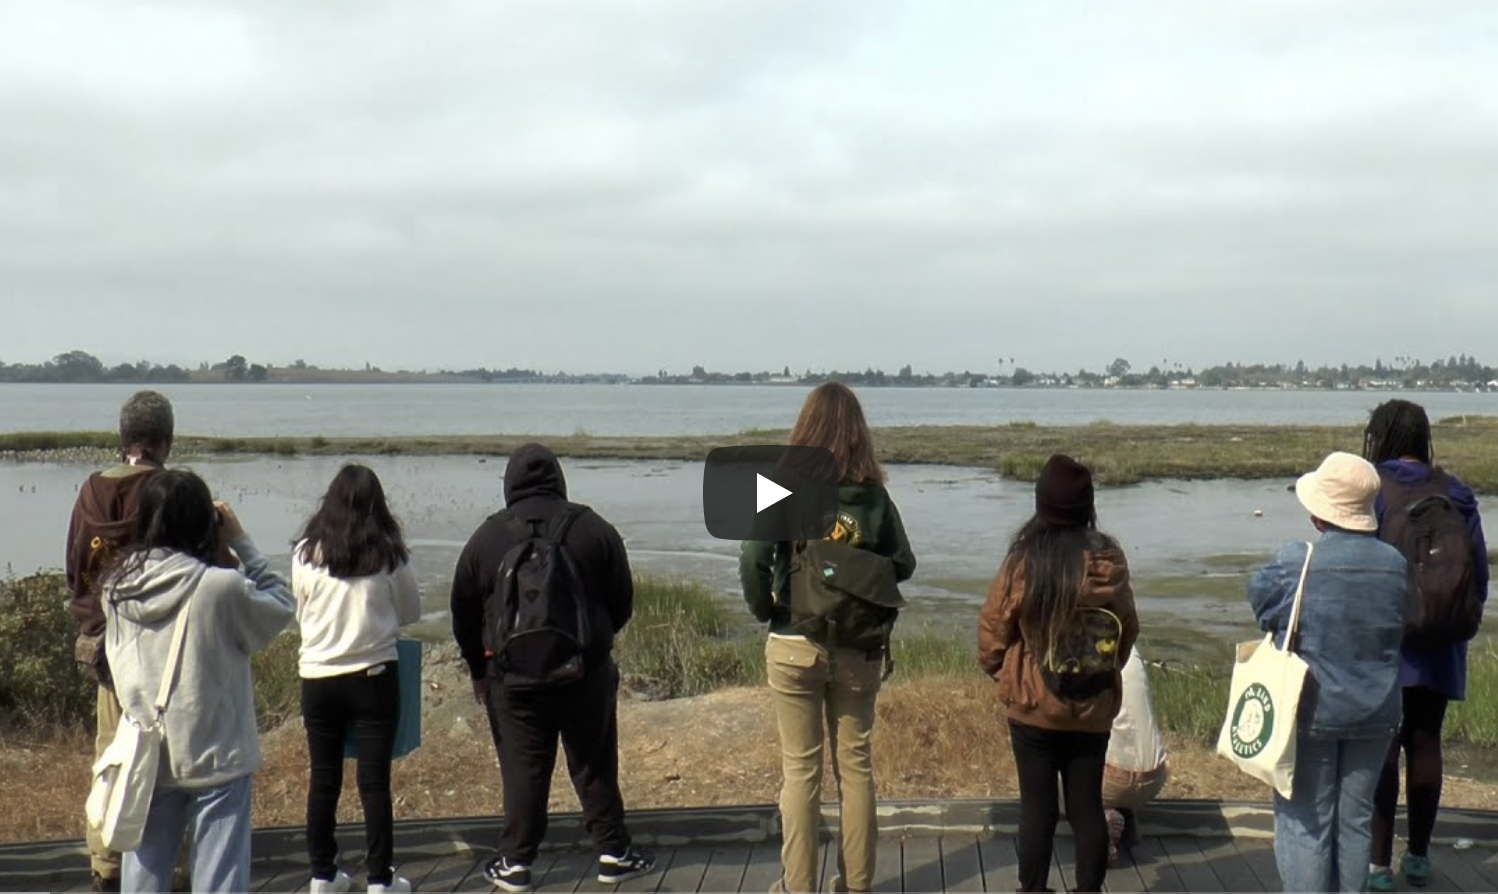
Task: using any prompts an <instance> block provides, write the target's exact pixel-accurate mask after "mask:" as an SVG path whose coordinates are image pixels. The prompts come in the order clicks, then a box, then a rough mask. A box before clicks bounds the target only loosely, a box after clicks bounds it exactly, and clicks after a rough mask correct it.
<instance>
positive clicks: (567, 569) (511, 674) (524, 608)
mask: <svg viewBox="0 0 1498 894" xmlns="http://www.w3.org/2000/svg"><path fill="white" fill-rule="evenodd" d="M588 511H589V510H588V507H586V506H579V505H577V504H575V503H564V504H562V508H561V509H560V510H559V511H556V512H554V513H553V514H552V515H551V516H550V517H548V516H546V515H527V516H525V517H524V518H522V517H520V516H517V515H514V514H512V513H511V512H510V510H508V509H506V510H505V511H504V512H503V513H501V516H502V517H504V523H505V524H506V525H507V526H508V527H509V528H510V530H511V532H512V533H513V534H514V536H515V538H516V540H517V541H518V542H517V543H516V544H515V545H514V546H513V547H511V548H510V550H509V552H507V553H505V556H504V559H503V560H502V561H501V562H500V565H499V575H498V577H497V579H496V580H495V583H494V590H493V592H491V593H490V594H489V598H488V600H486V601H485V603H484V651H485V654H486V655H488V656H489V657H490V658H491V659H492V660H493V661H494V663H495V667H496V668H497V670H498V671H499V673H500V678H501V680H502V681H503V683H504V685H505V686H506V687H508V688H515V689H549V688H553V687H557V686H565V685H567V684H569V683H575V682H577V681H578V680H581V679H582V678H583V674H584V673H585V672H586V667H585V666H584V665H585V661H586V653H587V651H588V647H589V645H590V644H591V643H592V631H591V625H590V623H589V617H590V611H589V605H588V600H587V594H586V593H584V592H583V587H582V577H581V576H580V575H579V574H578V571H577V565H576V564H575V563H574V562H573V560H572V556H571V555H570V554H569V553H568V552H567V549H566V547H565V546H564V545H563V544H564V543H565V541H566V539H567V532H568V531H569V530H570V529H571V528H572V524H573V522H575V521H577V519H578V518H579V517H580V516H581V515H582V514H583V513H585V512H588Z"/></svg>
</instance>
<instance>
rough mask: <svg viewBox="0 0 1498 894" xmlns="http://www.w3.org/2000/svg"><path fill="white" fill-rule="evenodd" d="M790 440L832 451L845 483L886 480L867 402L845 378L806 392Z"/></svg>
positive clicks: (797, 444)
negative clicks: (861, 400) (867, 415)
mask: <svg viewBox="0 0 1498 894" xmlns="http://www.w3.org/2000/svg"><path fill="white" fill-rule="evenodd" d="M790 443H791V446H792V447H825V448H826V449H828V450H830V451H832V457H833V459H835V460H837V470H838V478H839V480H840V481H841V482H842V483H844V484H864V483H879V484H882V483H883V482H884V480H885V474H884V469H883V468H882V467H881V466H880V465H879V460H878V459H877V458H876V457H875V456H874V438H873V436H872V435H871V434H870V433H869V423H868V420H867V419H865V418H864V415H863V406H862V405H861V404H859V402H858V397H857V396H856V395H854V393H853V389H851V388H849V387H848V386H847V385H844V384H843V383H841V382H824V383H822V384H821V385H818V386H817V387H815V388H813V389H812V391H811V394H808V395H807V396H806V402H805V403H803V404H802V405H801V415H800V416H798V417H797V418H796V425H795V427H794V428H792V429H791V437H790Z"/></svg>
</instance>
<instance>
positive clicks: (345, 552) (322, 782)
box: [291, 463, 421, 894]
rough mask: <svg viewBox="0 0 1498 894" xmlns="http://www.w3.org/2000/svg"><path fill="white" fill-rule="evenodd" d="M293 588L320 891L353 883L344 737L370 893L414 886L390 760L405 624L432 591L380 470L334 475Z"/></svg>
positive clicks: (310, 843)
mask: <svg viewBox="0 0 1498 894" xmlns="http://www.w3.org/2000/svg"><path fill="white" fill-rule="evenodd" d="M291 586H292V591H293V592H294V593H295V596H296V617H297V624H298V625H299V626H300V627H301V632H302V648H301V658H300V661H299V672H300V674H301V678H302V724H303V726H304V727H305V728H306V730H307V751H308V755H309V757H310V758H311V769H310V776H309V782H308V786H307V855H308V857H309V859H310V862H311V864H312V882H311V885H310V888H309V890H310V891H311V894H342V892H344V891H347V890H349V888H350V887H351V885H352V880H351V879H350V877H349V875H348V873H346V872H345V871H344V870H342V869H340V868H339V866H338V841H337V839H336V838H335V836H334V828H335V826H336V825H337V814H338V796H339V794H340V793H341V791H342V790H343V749H344V740H345V738H347V737H348V736H349V735H350V734H352V735H353V739H354V744H355V748H356V751H357V770H356V772H357V780H358V786H359V800H360V801H361V802H362V804H363V807H364V835H365V844H366V848H365V850H366V855H367V868H368V873H369V877H368V885H369V890H370V891H371V892H372V894H391V892H397V894H398V892H406V891H410V890H411V883H410V882H409V881H408V880H406V879H404V878H401V877H399V876H397V875H396V874H395V868H394V850H395V843H394V823H395V812H394V808H393V804H392V798H391V794H390V762H391V756H392V752H393V751H394V748H395V731H396V725H397V723H398V721H399V719H400V710H401V703H400V683H399V675H398V670H397V668H398V665H397V660H396V648H395V640H396V636H397V634H398V633H399V631H400V628H401V627H403V626H405V625H407V624H411V623H413V622H415V621H417V620H418V619H420V617H421V593H420V590H419V589H418V587H417V585H416V575H415V572H413V571H412V569H411V553H410V551H409V550H408V549H407V548H406V544H405V541H404V539H403V538H402V536H401V528H400V523H399V522H398V521H396V519H395V517H394V516H393V515H392V514H391V512H390V507H389V506H388V505H387V504H386V502H385V490H384V488H383V487H382V486H381V485H380V479H379V477H378V476H377V475H375V473H374V472H373V471H371V470H370V469H369V468H367V467H365V466H361V465H358V464H353V463H351V464H349V465H346V466H344V467H343V468H342V469H340V470H339V472H338V474H337V475H335V476H334V477H333V482H332V483H331V484H330V485H329V486H328V491H327V493H326V494H324V495H323V498H322V502H321V504H320V505H319V506H318V509H317V512H316V513H315V514H314V515H313V516H312V518H310V519H309V520H308V521H307V525H306V527H305V528H304V529H303V531H302V536H301V538H300V539H299V540H298V541H297V543H296V546H295V549H294V550H293V552H292V566H291Z"/></svg>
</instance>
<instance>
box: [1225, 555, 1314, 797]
mask: <svg viewBox="0 0 1498 894" xmlns="http://www.w3.org/2000/svg"><path fill="white" fill-rule="evenodd" d="M1314 549H1315V547H1314V545H1312V544H1310V543H1307V544H1306V562H1305V565H1303V566H1302V567H1301V569H1300V583H1298V584H1297V585H1296V587H1295V603H1294V605H1293V606H1292V607H1291V609H1290V625H1289V627H1287V628H1286V630H1285V647H1284V648H1283V649H1279V648H1276V647H1275V645H1274V633H1273V632H1270V633H1268V634H1266V635H1265V637H1264V638H1263V639H1262V640H1253V641H1252V642H1246V643H1239V644H1238V655H1237V660H1236V661H1235V663H1234V664H1233V682H1232V686H1231V687H1230V688H1229V690H1228V715H1227V719H1226V720H1225V721H1224V722H1223V724H1222V732H1221V734H1219V735H1218V737H1217V753H1218V754H1220V755H1222V756H1223V757H1226V758H1228V759H1229V760H1231V761H1233V763H1235V764H1237V765H1238V769H1240V770H1242V771H1243V772H1245V773H1247V774H1248V775H1250V776H1252V777H1254V778H1255V779H1258V780H1261V781H1263V782H1267V783H1269V784H1270V785H1272V786H1274V790H1275V791H1277V792H1279V793H1280V794H1281V795H1282V796H1284V797H1286V798H1288V797H1290V793H1291V790H1292V784H1293V782H1294V780H1295V717H1296V713H1297V711H1298V709H1299V708H1300V692H1301V689H1302V687H1304V685H1305V680H1306V674H1307V672H1309V670H1310V668H1309V666H1308V665H1307V664H1306V663H1305V660H1304V659H1302V658H1301V657H1300V656H1299V655H1296V654H1295V652H1294V651H1293V650H1294V647H1295V632H1296V630H1297V629H1298V628H1299V627H1300V603H1301V599H1302V598H1303V597H1304V596H1305V591H1306V572H1307V571H1308V570H1309V569H1310V567H1311V553H1312V551H1313V550H1314Z"/></svg>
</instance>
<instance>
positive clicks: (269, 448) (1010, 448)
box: [0, 416, 1498, 493]
mask: <svg viewBox="0 0 1498 894" xmlns="http://www.w3.org/2000/svg"><path fill="white" fill-rule="evenodd" d="M1434 427H1435V439H1436V442H1437V443H1438V444H1439V445H1440V454H1441V457H1440V458H1441V463H1442V465H1443V466H1444V467H1445V468H1447V469H1450V470H1451V471H1452V472H1454V473H1455V474H1457V475H1458V476H1459V477H1461V478H1462V480H1464V481H1465V482H1467V483H1468V484H1469V485H1471V486H1472V487H1474V488H1475V489H1477V490H1478V491H1479V492H1484V493H1498V462H1495V461H1494V458H1493V450H1492V445H1493V444H1494V443H1498V416H1458V417H1452V418H1448V419H1442V420H1440V421H1438V422H1437V423H1436V424H1435V426H1434ZM788 434H789V433H788V432H787V431H786V430H785V429H752V430H747V431H741V432H738V433H736V434H719V435H664V436H636V437H630V436H617V437H613V436H609V437H605V436H593V435H589V434H586V433H578V434H573V435H558V436H532V435H477V436H473V435H437V436H410V437H324V436H321V435H315V436H311V437H263V438H209V437H196V436H187V435H184V436H181V437H179V438H178V439H177V444H176V445H175V449H174V456H176V457H180V458H187V457H193V456H197V457H203V456H275V457H295V456H480V457H503V456H508V455H509V454H510V453H511V452H513V451H514V450H515V448H517V447H519V446H520V445H522V444H525V443H527V442H531V441H541V442H543V443H546V444H548V445H550V446H551V448H552V449H553V450H555V451H556V453H557V454H558V455H559V456H562V457H567V458H573V459H610V460H672V461H682V462H694V461H701V460H702V458H703V457H704V456H706V455H707V453H708V451H709V450H711V449H713V448H714V447H722V446H732V445H743V444H775V443H784V441H785V439H786V438H787V437H788ZM875 439H876V441H877V443H878V445H879V455H880V458H881V459H882V460H883V461H884V462H885V463H888V464H891V465H908V464H928V465H946V466H965V467H971V468H981V469H992V470H994V471H997V472H999V473H1000V474H1001V475H1003V476H1005V477H1007V478H1012V479H1016V480H1023V481H1033V480H1034V479H1035V477H1036V475H1038V474H1039V471H1040V468H1041V466H1042V465H1043V464H1044V463H1045V460H1046V458H1047V457H1048V456H1050V454H1052V453H1055V452H1061V453H1067V454H1070V455H1072V456H1076V457H1078V458H1080V459H1081V460H1083V461H1084V462H1086V463H1088V464H1089V465H1091V466H1092V467H1093V469H1094V472H1095V473H1096V475H1097V477H1098V480H1099V482H1100V483H1102V484H1104V485H1107V486H1121V485H1129V484H1138V483H1140V482H1143V481H1159V480H1168V479H1175V480H1179V479H1188V480H1214V479H1272V478H1280V479H1284V480H1286V481H1289V480H1292V479H1293V478H1294V477H1295V476H1297V475H1299V474H1301V473H1303V472H1305V471H1306V470H1308V469H1311V468H1314V467H1315V466H1316V464H1317V463H1319V462H1320V461H1321V459H1322V458H1323V457H1325V456H1326V454H1327V453H1328V452H1330V451H1332V450H1348V451H1352V452H1359V451H1361V449H1362V441H1363V431H1362V426H1360V425H1342V426H1318V425H1116V424H1112V423H1092V424H1087V425H1071V426H1062V425H1037V424H1035V423H1030V422H1016V423H1011V424H1009V425H1001V426H964V425H953V426H902V427H887V428H878V429H875ZM117 443H118V436H117V435H115V434H113V433H111V432H86V431H85V432H20V433H13V434H0V459H7V460H11V461H22V462H26V461H35V462H97V461H100V459H101V458H107V457H108V456H111V455H112V454H113V451H114V449H115V447H116V445H117Z"/></svg>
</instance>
